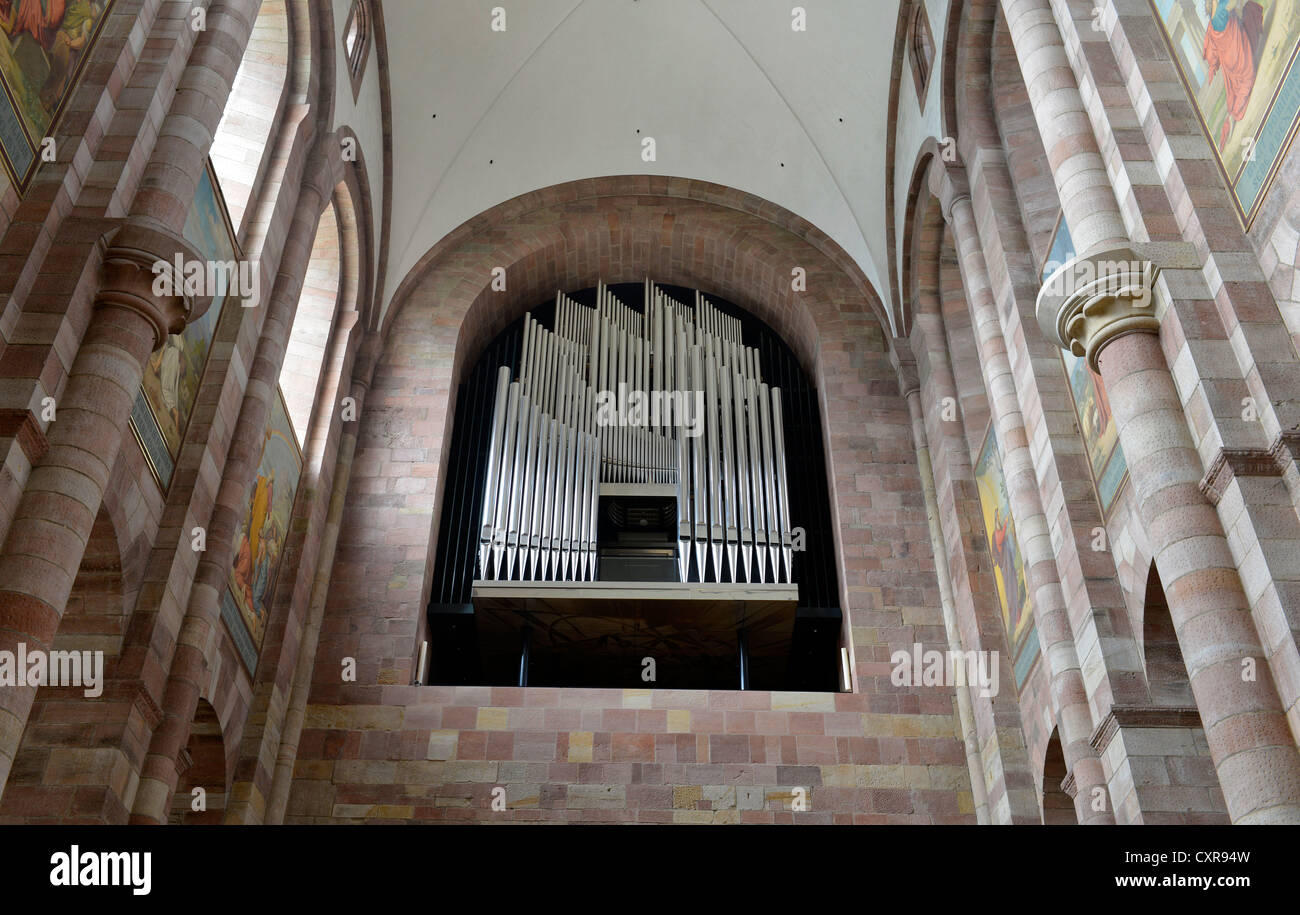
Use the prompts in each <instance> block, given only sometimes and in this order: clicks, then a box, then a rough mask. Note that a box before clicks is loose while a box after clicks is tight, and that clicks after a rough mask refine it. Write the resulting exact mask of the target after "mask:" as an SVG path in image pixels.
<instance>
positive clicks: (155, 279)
mask: <svg viewBox="0 0 1300 915" xmlns="http://www.w3.org/2000/svg"><path fill="white" fill-rule="evenodd" d="M178 257H179V258H180V259H181V260H182V261H184V262H190V261H195V260H198V254H197V253H196V252H195V251H194V249H193V248H192V247H190V245H189V244H188V243H187V242H185V241H184V240H183V239H182V238H181V237H180V236H179V235H177V234H174V233H172V232H170V231H169V230H167V229H166V227H164V226H162V225H157V226H149V225H145V224H140V223H128V224H126V225H124V226H123V227H122V228H120V229H119V230H118V231H117V233H116V234H115V235H114V236H113V240H112V243H111V245H110V246H109V248H108V251H107V252H106V253H105V255H104V265H103V273H104V281H103V285H102V286H101V288H100V290H99V292H98V293H97V294H96V296H95V302H94V314H93V316H92V318H91V321H90V326H89V327H88V328H87V329H86V334H85V336H84V337H83V338H82V341H81V347H80V349H79V350H78V351H77V357H76V360H75V361H74V362H73V364H72V369H71V371H70V372H69V374H68V381H67V385H66V387H65V388H64V391H63V394H62V396H61V397H60V398H59V399H58V403H57V404H56V413H55V421H54V423H53V425H51V427H50V430H49V450H48V451H47V452H46V453H45V455H44V457H43V458H42V459H41V460H40V462H39V463H38V464H37V465H36V466H35V467H34V468H33V469H32V473H31V476H30V477H29V479H28V481H27V486H26V488H25V489H24V490H23V495H22V499H21V500H20V501H19V503H18V509H17V511H16V512H15V513H14V518H13V521H12V523H11V524H10V526H9V531H8V534H7V536H6V538H5V541H4V544H3V547H0V651H16V650H17V648H18V646H19V645H25V646H26V650H27V651H28V652H31V651H34V650H40V651H48V650H49V649H50V646H51V644H52V643H53V641H54V634H55V632H56V631H57V630H58V627H59V621H60V619H61V618H62V616H63V611H64V609H65V608H66V606H67V603H68V597H69V595H70V594H71V592H72V584H73V581H74V580H75V579H76V576H77V570H78V569H79V568H80V566H81V559H82V555H83V554H84V553H85V549H86V542H87V540H88V539H89V538H90V532H91V528H92V526H93V525H94V523H95V516H96V515H97V514H98V513H99V508H100V504H101V502H102V501H103V498H104V489H105V487H106V486H107V485H108V478H109V474H110V472H111V471H112V469H113V465H114V463H115V462H116V461H117V455H118V451H119V450H120V448H121V444H122V430H123V429H125V428H126V425H127V421H128V420H129V418H130V416H131V406H132V404H133V403H134V402H135V398H136V394H137V393H138V392H139V390H140V383H141V381H142V380H143V378H144V365H145V362H146V360H147V359H148V358H149V355H150V354H151V353H152V352H153V351H154V350H155V349H156V348H157V347H158V346H160V345H161V344H162V342H163V341H164V340H165V339H166V338H167V335H168V334H174V333H180V332H181V331H182V330H183V329H184V328H185V325H186V322H187V321H189V320H193V319H194V318H196V317H198V316H200V315H201V314H202V313H203V312H204V311H205V310H206V309H207V307H208V305H209V304H210V303H211V299H210V298H206V297H201V296H187V295H185V294H184V292H183V287H184V281H183V277H181V276H180V275H178V274H176V272H175V270H174V266H173V265H174V264H175V262H176V259H177V258H178ZM164 293H165V294H164ZM35 698H36V687H33V686H27V687H19V686H14V687H5V688H4V689H0V795H2V794H3V790H4V785H5V784H6V783H7V781H8V778H9V770H10V768H11V767H12V765H13V760H14V756H15V754H16V753H17V752H18V744H19V741H20V739H21V738H22V732H23V728H24V727H25V725H26V722H27V716H28V714H29V713H30V712H31V707H32V702H33V701H34V700H35ZM99 774H100V775H103V777H105V778H107V777H108V776H107V774H106V773H99ZM105 784H107V782H105Z"/></svg>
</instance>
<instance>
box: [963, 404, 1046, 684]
mask: <svg viewBox="0 0 1300 915" xmlns="http://www.w3.org/2000/svg"><path fill="white" fill-rule="evenodd" d="M975 484H976V486H977V488H978V489H979V495H980V507H981V509H982V512H981V513H982V515H983V517H984V534H985V536H986V537H987V538H988V544H989V553H990V554H991V555H992V557H993V578H994V581H995V582H996V584H997V591H998V602H999V603H1000V604H1001V606H1002V624H1003V626H1004V627H1005V628H1006V631H1007V644H1008V645H1010V646H1011V664H1012V667H1013V669H1014V670H1015V676H1016V689H1020V687H1021V686H1023V685H1024V682H1025V678H1026V677H1028V676H1029V671H1030V669H1031V668H1032V667H1033V666H1034V661H1035V659H1036V658H1037V657H1038V636H1037V633H1036V630H1035V629H1034V612H1033V606H1032V605H1031V604H1030V602H1029V585H1028V583H1027V582H1026V580H1025V564H1024V560H1023V559H1022V558H1021V556H1020V546H1019V544H1018V543H1017V541H1016V522H1015V519H1014V518H1013V517H1012V516H1011V498H1010V496H1008V495H1007V484H1006V480H1005V478H1004V477H1003V475H1002V460H1001V458H1000V457H999V456H998V441H997V436H996V434H995V433H994V431H993V427H992V426H991V425H990V426H989V431H988V435H987V436H986V437H985V439H984V447H983V448H982V449H981V450H980V458H979V463H978V464H977V465H976V467H975Z"/></svg>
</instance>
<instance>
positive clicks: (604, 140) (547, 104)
mask: <svg viewBox="0 0 1300 915" xmlns="http://www.w3.org/2000/svg"><path fill="white" fill-rule="evenodd" d="M795 5H796V4H795V3H793V2H791V0H515V2H506V0H495V2H489V0H387V2H386V3H385V4H384V7H383V9H384V15H385V25H386V30H387V37H388V50H389V61H390V77H391V84H392V94H393V125H392V132H393V188H394V194H393V197H394V199H393V215H392V226H391V231H392V247H391V252H390V262H389V269H388V289H387V291H386V293H385V296H384V301H385V305H387V302H388V300H389V298H390V297H391V295H392V292H393V290H395V289H396V288H397V286H398V284H400V283H401V281H402V279H403V278H404V277H405V276H406V274H407V273H408V272H409V271H410V269H411V268H412V266H414V264H415V263H416V262H417V261H418V260H419V259H420V257H421V256H423V255H424V254H425V253H426V252H427V251H428V250H429V249H430V248H431V247H433V245H434V244H436V243H437V242H438V240H439V239H441V238H442V237H443V236H444V235H446V234H447V233H448V232H450V231H451V230H453V229H454V228H456V227H457V226H458V225H460V224H461V223H463V222H465V221H466V220H468V219H470V218H471V217H473V216H475V215H477V214H478V213H481V212H483V211H484V210H486V209H489V208H490V207H492V206H495V205H496V204H498V203H501V202H503V201H506V200H509V199H511V198H513V197H516V196H518V195H520V194H523V193H527V192H528V191H532V190H536V189H538V188H542V187H547V186H549V185H553V184H559V183H562V182H566V181H573V180H578V179H582V178H591V177H599V176H605V175H625V174H647V173H648V174H662V175H673V176H679V177H686V178H697V179H702V180H706V181H712V182H716V183H718V184H723V185H729V186H731V187H735V188H737V189H739V190H742V191H746V192H748V193H751V194H755V195H757V196H759V197H763V198H765V199H767V200H770V201H772V202H773V203H776V204H779V205H780V206H783V207H785V208H786V209H788V210H790V211H792V212H794V213H795V214H797V215H799V216H801V217H803V218H804V219H806V220H808V221H809V222H811V223H813V224H814V225H816V226H817V227H819V228H820V229H821V230H822V231H824V232H826V233H827V234H828V235H829V236H830V237H831V238H833V239H834V240H835V241H836V242H837V243H838V244H840V245H841V246H842V247H843V248H844V249H845V250H846V251H847V252H848V253H849V255H851V256H852V257H853V258H854V259H855V260H856V261H857V262H858V264H859V265H860V266H861V268H862V270H863V272H864V273H865V274H866V276H867V278H868V279H869V280H870V281H871V282H872V284H873V285H874V286H875V288H876V290H877V292H878V293H879V294H880V296H881V298H882V299H884V300H887V299H888V292H889V290H888V282H887V274H886V270H887V264H888V254H887V251H886V241H885V238H886V236H885V213H884V202H885V149H886V136H887V111H888V104H889V80H890V71H891V65H892V57H893V45H894V37H895V36H894V33H895V26H896V21H897V15H898V0H804V2H802V3H801V4H799V5H801V6H803V7H804V8H805V9H806V10H807V24H808V29H807V31H806V32H795V31H793V30H792V28H791V21H792V20H791V10H792V8H793V7H794V6H795ZM496 6H500V7H503V8H505V10H506V17H507V18H506V26H507V28H506V31H504V32H495V31H493V30H492V29H491V20H492V9H493V7H496ZM434 115H436V117H434ZM841 119H843V120H842V121H841ZM638 130H640V134H638V133H637V131H638ZM647 136H649V137H653V138H654V139H655V140H656V143H657V146H658V161H656V162H644V161H642V158H641V141H642V138H643V137H647ZM782 163H784V167H783V166H782Z"/></svg>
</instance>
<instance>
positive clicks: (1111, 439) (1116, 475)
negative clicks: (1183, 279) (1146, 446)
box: [1042, 219, 1128, 516]
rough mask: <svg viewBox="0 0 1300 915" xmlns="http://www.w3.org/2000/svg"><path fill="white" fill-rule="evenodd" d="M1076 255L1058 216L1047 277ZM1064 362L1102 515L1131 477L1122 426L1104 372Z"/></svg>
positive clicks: (1069, 356) (1071, 359)
mask: <svg viewBox="0 0 1300 915" xmlns="http://www.w3.org/2000/svg"><path fill="white" fill-rule="evenodd" d="M1073 257H1074V242H1073V240H1072V239H1071V238H1070V229H1069V227H1068V226H1066V224H1065V220H1064V219H1061V220H1059V222H1058V224H1057V228H1056V234H1055V235H1054V236H1053V237H1052V249H1051V252H1050V253H1049V254H1048V256H1047V263H1046V265H1045V266H1044V267H1043V274H1042V276H1043V280H1044V281H1045V280H1046V279H1047V278H1048V277H1049V276H1051V275H1052V274H1053V273H1054V272H1056V270H1057V269H1058V268H1059V267H1060V266H1061V265H1062V264H1064V263H1066V262H1067V261H1069V260H1070V259H1071V258H1073ZM1061 364H1062V366H1063V368H1064V371H1065V377H1066V378H1067V379H1068V380H1069V382H1070V396H1071V397H1072V398H1073V399H1074V412H1075V416H1076V417H1077V418H1078V421H1079V434H1080V435H1081V436H1082V437H1083V445H1084V449H1085V451H1086V452H1087V455H1088V469H1089V470H1090V471H1091V473H1092V482H1093V486H1094V487H1095V489H1096V493H1097V502H1098V504H1100V505H1101V511H1102V514H1103V516H1108V515H1109V514H1110V510H1111V507H1112V506H1114V504H1115V500H1116V498H1117V497H1118V496H1119V493H1120V490H1122V489H1123V487H1124V483H1125V482H1126V481H1127V480H1128V464H1127V463H1126V462H1125V460H1124V451H1123V449H1122V448H1120V444H1119V427H1118V426H1116V425H1115V417H1114V415H1113V414H1112V413H1111V409H1110V399H1109V398H1108V397H1107V396H1106V386H1105V384H1104V383H1103V382H1102V380H1101V376H1100V375H1098V374H1097V373H1096V372H1094V371H1093V370H1092V369H1091V368H1090V367H1089V366H1088V363H1087V362H1086V361H1085V360H1083V359H1081V358H1080V357H1078V356H1076V355H1074V354H1073V353H1068V352H1065V351H1062V352H1061Z"/></svg>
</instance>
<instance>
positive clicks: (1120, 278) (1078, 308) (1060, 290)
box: [1037, 248, 1160, 371]
mask: <svg viewBox="0 0 1300 915" xmlns="http://www.w3.org/2000/svg"><path fill="white" fill-rule="evenodd" d="M1158 275H1159V268H1158V267H1156V266H1155V265H1154V264H1152V263H1151V261H1149V260H1147V259H1146V258H1144V257H1142V256H1141V255H1139V254H1138V253H1137V252H1136V251H1133V250H1132V249H1130V248H1112V249H1110V250H1106V251H1098V252H1094V253H1092V254H1088V255H1085V256H1082V257H1076V258H1074V259H1073V260H1071V261H1069V262H1068V263H1066V264H1065V265H1064V266H1062V267H1061V268H1060V269H1059V270H1057V271H1056V272H1055V273H1053V274H1052V275H1051V276H1050V277H1048V279H1047V282H1046V283H1045V284H1043V288H1042V290H1041V291H1040V292H1039V293H1038V307H1037V314H1038V326H1039V327H1041V328H1042V330H1043V335H1044V336H1045V337H1047V339H1048V340H1050V341H1052V342H1053V343H1055V344H1056V345H1057V346H1059V347H1061V349H1065V350H1069V351H1070V352H1072V353H1074V355H1076V356H1081V357H1083V358H1085V359H1087V360H1088V365H1090V366H1091V367H1092V369H1093V371H1097V356H1098V354H1099V353H1100V352H1101V350H1102V348H1103V347H1105V346H1106V344H1108V343H1110V342H1111V341H1112V340H1115V339H1117V338H1119V337H1122V336H1124V335H1125V334H1132V333H1151V334H1154V333H1159V331H1160V322H1159V321H1157V320H1156V312H1155V293H1154V288H1155V280H1156V277H1157V276H1158Z"/></svg>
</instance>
